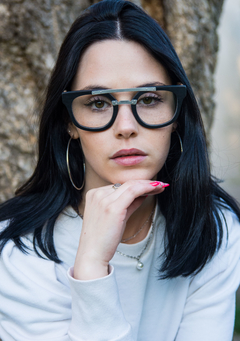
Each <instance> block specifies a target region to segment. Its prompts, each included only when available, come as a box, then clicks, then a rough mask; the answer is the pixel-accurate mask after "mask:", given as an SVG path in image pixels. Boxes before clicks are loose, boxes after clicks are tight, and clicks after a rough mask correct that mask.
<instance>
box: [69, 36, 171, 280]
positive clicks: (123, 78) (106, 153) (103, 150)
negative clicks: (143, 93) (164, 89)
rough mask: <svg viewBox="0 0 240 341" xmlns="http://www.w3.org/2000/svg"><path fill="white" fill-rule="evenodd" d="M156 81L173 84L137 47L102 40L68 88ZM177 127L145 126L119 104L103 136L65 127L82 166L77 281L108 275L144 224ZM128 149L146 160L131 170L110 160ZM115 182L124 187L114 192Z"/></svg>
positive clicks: (120, 95) (89, 51)
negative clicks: (112, 263) (119, 249)
mask: <svg viewBox="0 0 240 341" xmlns="http://www.w3.org/2000/svg"><path fill="white" fill-rule="evenodd" d="M156 82H158V83H163V84H165V85H170V84H171V80H170V78H169V76H168V74H167V72H166V70H165V69H164V67H163V66H162V65H161V64H160V63H159V62H158V61H156V60H155V59H154V58H153V57H152V56H151V55H150V54H149V53H148V52H147V51H146V50H145V49H144V48H143V47H142V46H141V45H140V44H138V43H135V42H131V41H122V40H106V41H102V42H98V43H94V44H93V45H91V46H90V47H89V48H88V49H87V50H86V51H85V52H84V54H83V55H82V58H81V60H80V63H79V67H78V71H77V74H76V76H75V79H74V82H73V87H72V90H82V89H84V88H85V87H90V88H94V87H96V85H98V86H100V87H102V88H109V89H122V88H135V87H140V86H142V85H143V84H149V83H156ZM92 86H93V87H92ZM132 96H133V94H131V93H118V94H116V95H115V97H116V99H117V100H119V101H120V100H131V99H132ZM175 128H176V126H175V124H172V125H169V126H167V127H164V128H160V129H147V128H144V127H142V126H140V125H139V124H138V123H137V121H136V120H135V118H134V116H133V114H132V111H131V107H130V105H125V104H124V105H120V106H119V111H118V116H117V118H116V120H115V122H114V124H113V126H112V127H111V128H109V129H107V130H105V131H103V132H88V131H84V130H81V129H78V128H76V127H75V126H74V125H73V124H69V131H70V132H69V133H70V135H71V136H72V137H73V138H75V139H76V138H80V141H81V145H82V149H83V153H84V155H85V164H86V170H85V187H84V191H83V198H84V199H83V201H82V202H81V204H80V207H79V209H80V212H81V213H82V214H83V216H84V220H83V227H82V232H81V237H80V242H79V248H78V252H77V256H76V260H75V264H74V277H75V278H76V279H81V280H89V279H95V278H99V277H103V276H106V275H107V274H108V266H109V261H110V260H111V259H112V257H113V256H114V253H115V251H116V249H117V246H118V244H119V243H120V241H121V239H122V238H124V239H125V238H128V237H129V236H132V235H133V234H134V233H135V232H136V231H138V230H139V229H140V227H141V226H142V225H143V223H144V222H145V221H146V220H147V218H148V216H149V215H150V213H151V211H152V210H153V208H154V206H155V198H154V195H155V194H158V193H161V192H162V191H163V190H164V188H162V185H161V184H158V185H157V186H153V185H152V184H151V182H153V181H154V179H156V175H157V173H158V172H159V171H160V169H161V168H162V167H163V165H164V163H165V161H166V158H167V155H168V152H169V148H170V139H171V133H172V132H173V131H174V129H175ZM130 148H137V149H140V150H142V151H144V153H146V155H147V156H146V158H145V159H144V160H143V161H142V162H141V163H139V164H136V165H134V166H123V165H119V164H117V163H116V162H114V161H113V160H112V159H111V156H112V155H113V154H114V153H116V152H117V151H119V150H121V149H130ZM114 183H121V184H122V186H121V187H120V188H119V189H117V190H114V189H113V188H112V185H113V184H114ZM166 190H168V189H166ZM146 195H148V197H146ZM93 212H94V214H93ZM149 228H150V223H149V224H147V225H146V227H145V228H144V229H143V231H142V232H141V233H140V234H139V235H138V236H137V237H136V238H134V239H133V240H131V241H129V243H136V242H139V241H140V240H143V239H144V238H145V237H146V235H147V233H148V230H149Z"/></svg>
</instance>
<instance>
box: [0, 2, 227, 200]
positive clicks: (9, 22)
mask: <svg viewBox="0 0 240 341" xmlns="http://www.w3.org/2000/svg"><path fill="white" fill-rule="evenodd" d="M94 2H96V1H94V0H81V1H80V0H70V1H69V0H52V1H50V0H36V1H31V0H1V1H0V44H1V49H0V122H1V124H0V201H4V200H6V199H8V198H10V197H12V196H13V193H14V191H15V190H16V188H17V187H18V186H20V184H22V183H24V181H25V180H26V179H27V178H28V177H29V176H30V175H31V173H32V171H33V168H34V165H35V149H36V141H37V121H38V113H39V107H40V105H41V101H42V98H43V92H44V88H45V87H46V84H47V81H48V79H49V76H50V73H51V69H52V67H53V65H54V61H55V59H56V56H57V52H58V49H59V47H60V44H61V42H62V40H63V38H64V36H65V34H66V32H67V31H68V29H69V27H70V25H71V23H72V22H73V21H74V19H75V18H76V17H77V16H78V15H79V14H80V13H81V11H82V10H83V9H85V8H86V7H88V6H89V5H91V4H92V3H94ZM134 2H135V3H136V4H138V5H142V6H143V8H144V9H145V10H146V11H147V12H148V13H149V14H150V15H152V16H153V18H155V19H156V20H158V21H159V23H160V24H161V25H162V27H163V28H164V29H165V30H166V32H167V33H168V34H169V36H170V38H171V40H172V42H173V45H174V46H175V48H176V50H177V52H178V54H179V56H180V59H181V61H182V63H183V66H184V68H185V70H186V72H187V75H188V76H189V78H190V81H191V83H192V86H193V88H194V90H195V92H196V95H197V98H198V101H199V104H200V107H201V109H202V113H203V117H204V122H205V126H206V131H207V134H208V135H209V131H210V129H211V124H212V120H213V114H214V102H213V94H214V82H213V75H214V69H215V64H216V55H217V50H218V38H217V33H216V29H217V26H218V22H219V17H220V14H221V9H222V3H223V0H218V1H217V0H208V1H207V0H202V1H197V0H134Z"/></svg>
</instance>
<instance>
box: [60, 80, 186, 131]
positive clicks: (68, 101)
mask: <svg viewBox="0 0 240 341" xmlns="http://www.w3.org/2000/svg"><path fill="white" fill-rule="evenodd" d="M157 90H166V91H171V92H172V93H174V94H175V96H176V98H177V104H176V111H175V114H174V116H173V118H172V119H171V120H170V121H168V122H166V123H163V124H147V123H145V122H143V121H142V120H141V118H140V117H139V116H138V113H137V110H136V104H137V100H138V98H139V97H140V96H141V95H142V94H143V93H146V92H149V91H157ZM133 91H134V92H136V91H137V94H136V95H135V96H134V97H133V98H132V100H131V101H127V100H126V101H117V100H116V98H115V97H114V96H113V95H111V94H112V93H115V92H133ZM186 94H187V87H186V85H163V86H151V87H142V88H130V89H104V90H99V89H96V90H94V89H93V90H77V91H64V92H63V93H62V102H63V104H64V105H65V106H66V108H67V110H68V113H69V115H70V118H71V121H72V123H73V124H74V125H75V126H76V127H77V128H79V129H82V130H86V131H96V132H98V131H104V130H107V129H108V128H110V127H111V126H112V125H113V123H114V121H115V119H116V117H117V114H118V105H121V104H130V105H131V109H132V113H133V115H134V117H135V119H136V121H137V122H138V123H139V124H140V125H141V126H142V127H144V128H148V129H157V128H163V127H166V126H168V125H170V124H172V123H173V122H174V121H176V120H177V118H178V116H179V113H180V109H181V106H182V102H183V100H184V98H185V97H186ZM84 95H104V96H106V97H107V98H109V99H110V100H111V102H112V104H113V114H112V118H111V120H110V121H109V122H108V123H107V124H105V125H104V126H102V127H98V128H90V127H85V126H82V125H81V124H79V123H78V122H77V121H76V119H75V117H74V114H73V111H72V102H73V100H74V99H75V98H77V97H80V96H84Z"/></svg>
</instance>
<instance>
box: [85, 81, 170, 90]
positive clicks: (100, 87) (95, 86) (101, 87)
mask: <svg viewBox="0 0 240 341" xmlns="http://www.w3.org/2000/svg"><path fill="white" fill-rule="evenodd" d="M165 85H166V84H164V83H161V82H154V83H144V84H140V85H138V86H136V87H133V88H143V87H151V86H165ZM109 89H112V88H108V87H106V86H104V85H100V84H92V85H88V86H86V87H85V88H83V89H81V90H109Z"/></svg>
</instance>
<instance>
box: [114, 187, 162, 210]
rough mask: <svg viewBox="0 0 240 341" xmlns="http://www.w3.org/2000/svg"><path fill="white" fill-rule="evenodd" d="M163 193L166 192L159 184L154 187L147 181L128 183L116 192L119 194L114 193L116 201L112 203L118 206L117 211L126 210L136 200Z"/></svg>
mask: <svg viewBox="0 0 240 341" xmlns="http://www.w3.org/2000/svg"><path fill="white" fill-rule="evenodd" d="M162 191H164V188H163V187H162V185H161V183H159V185H158V186H156V185H155V186H152V184H151V182H150V181H147V180H139V181H131V182H128V183H127V182H126V183H125V184H123V185H122V186H121V187H120V188H118V189H117V190H116V192H118V193H114V195H112V196H111V197H112V198H115V201H114V202H112V203H113V204H117V205H116V207H117V209H119V210H125V209H127V208H128V207H129V206H130V205H131V204H132V202H133V201H134V200H135V199H136V198H138V197H142V196H144V197H145V196H146V195H147V194H150V195H151V194H157V193H161V192H162Z"/></svg>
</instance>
